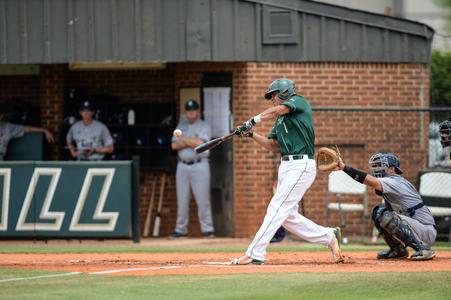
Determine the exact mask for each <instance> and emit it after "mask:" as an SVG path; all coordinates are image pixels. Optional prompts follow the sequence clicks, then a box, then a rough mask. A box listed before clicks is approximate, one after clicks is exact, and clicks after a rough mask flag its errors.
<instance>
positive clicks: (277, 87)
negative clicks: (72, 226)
mask: <svg viewBox="0 0 451 300" xmlns="http://www.w3.org/2000/svg"><path fill="white" fill-rule="evenodd" d="M274 92H278V96H279V98H280V99H282V100H288V99H289V98H290V97H291V96H294V95H296V87H295V85H294V81H293V80H290V79H286V78H280V79H276V80H274V81H273V82H272V83H271V84H270V85H269V87H268V91H267V92H266V93H265V95H264V96H265V99H266V100H271V99H272V93H274Z"/></svg>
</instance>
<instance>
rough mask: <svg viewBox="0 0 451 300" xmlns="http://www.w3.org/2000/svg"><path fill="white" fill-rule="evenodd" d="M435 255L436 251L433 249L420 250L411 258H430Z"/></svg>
mask: <svg viewBox="0 0 451 300" xmlns="http://www.w3.org/2000/svg"><path fill="white" fill-rule="evenodd" d="M434 257H435V251H434V250H432V249H428V250H419V251H417V252H415V253H414V254H412V256H410V259H411V260H430V259H433V258H434Z"/></svg>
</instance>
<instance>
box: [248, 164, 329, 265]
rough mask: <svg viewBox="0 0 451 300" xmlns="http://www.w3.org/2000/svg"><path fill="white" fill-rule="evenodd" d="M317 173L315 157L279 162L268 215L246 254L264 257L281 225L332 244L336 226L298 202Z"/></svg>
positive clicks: (307, 239)
mask: <svg viewBox="0 0 451 300" xmlns="http://www.w3.org/2000/svg"><path fill="white" fill-rule="evenodd" d="M315 177H316V162H315V160H313V159H306V158H304V159H302V160H289V161H282V162H281V164H280V166H279V174H278V183H277V191H276V193H275V195H274V196H273V197H272V199H271V202H270V203H269V205H268V209H267V211H266V216H265V219H264V220H263V224H262V225H261V226H260V229H259V230H258V231H257V234H256V235H255V237H254V240H253V241H252V243H251V244H250V246H249V248H248V249H247V251H246V255H248V256H250V257H252V258H254V259H258V260H265V255H266V248H267V247H268V245H269V242H270V241H271V239H272V237H273V236H274V234H275V233H276V231H277V229H279V227H280V226H282V225H283V226H284V227H285V229H287V230H288V231H290V232H291V233H293V234H295V235H297V236H298V237H300V238H301V239H303V240H305V241H308V242H311V243H317V244H322V245H329V244H330V242H331V241H332V238H333V236H334V233H333V228H329V227H323V226H320V225H317V224H315V223H314V222H313V221H311V220H309V219H307V218H306V217H304V216H302V215H301V214H299V211H298V209H299V202H300V201H301V199H302V197H303V196H304V194H305V192H306V191H307V190H308V189H309V188H310V186H311V185H312V183H313V181H314V180H315Z"/></svg>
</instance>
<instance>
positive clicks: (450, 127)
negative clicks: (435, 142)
mask: <svg viewBox="0 0 451 300" xmlns="http://www.w3.org/2000/svg"><path fill="white" fill-rule="evenodd" d="M439 131H440V143H442V147H443V148H445V147H449V146H451V118H449V119H448V120H445V121H443V122H442V123H440V125H439Z"/></svg>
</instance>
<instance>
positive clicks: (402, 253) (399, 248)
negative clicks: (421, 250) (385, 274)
mask: <svg viewBox="0 0 451 300" xmlns="http://www.w3.org/2000/svg"><path fill="white" fill-rule="evenodd" d="M386 211H387V207H386V206H385V204H381V205H378V206H376V207H374V208H373V212H372V214H371V218H372V219H373V222H374V226H375V227H376V228H377V230H378V231H379V233H380V234H381V236H382V238H383V239H384V241H385V243H387V245H388V246H389V247H390V249H388V250H383V251H379V252H378V253H377V259H393V258H407V257H408V256H409V252H408V251H407V249H406V247H405V246H404V245H402V244H401V243H400V242H399V241H398V240H396V239H394V238H393V237H392V236H391V235H390V234H389V233H388V232H387V231H385V229H383V228H382V227H381V224H380V220H381V217H382V215H383V213H384V212H386Z"/></svg>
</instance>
